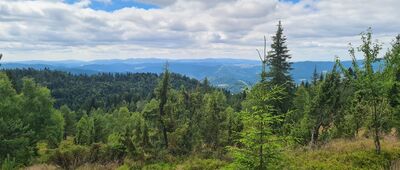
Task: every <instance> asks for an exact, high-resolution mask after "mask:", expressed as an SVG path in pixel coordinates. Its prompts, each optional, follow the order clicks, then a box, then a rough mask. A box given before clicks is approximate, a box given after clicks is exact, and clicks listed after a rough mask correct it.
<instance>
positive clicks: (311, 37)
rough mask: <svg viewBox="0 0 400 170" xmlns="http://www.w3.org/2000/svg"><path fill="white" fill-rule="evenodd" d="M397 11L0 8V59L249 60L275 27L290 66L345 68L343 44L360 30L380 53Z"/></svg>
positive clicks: (83, 1)
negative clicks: (335, 63)
mask: <svg viewBox="0 0 400 170" xmlns="http://www.w3.org/2000/svg"><path fill="white" fill-rule="evenodd" d="M366 2H367V3H366ZM399 6H400V1H399V0H368V1H366V0H353V1H348V0H329V1H328V0H0V9H1V10H0V53H3V54H4V61H16V60H65V59H78V60H95V59H110V58H119V59H124V58H154V57H157V58H174V59H179V58H189V59H195V58H241V59H254V60H257V59H258V57H257V53H256V51H255V49H258V48H261V47H262V44H263V36H264V35H265V36H267V37H268V38H267V43H268V44H270V43H271V38H270V37H271V36H272V35H273V34H274V33H275V31H276V25H277V23H278V21H279V20H281V21H282V24H283V27H284V34H285V35H286V36H287V45H288V48H289V50H290V54H291V55H292V60H293V61H304V60H314V61H316V60H318V61H321V60H323V61H332V60H333V59H334V58H335V56H339V57H340V58H341V59H344V60H346V59H350V56H349V55H348V48H349V43H352V44H353V45H354V46H357V45H358V44H360V36H359V34H360V33H361V32H363V31H365V30H367V28H368V27H372V30H373V32H374V39H379V41H380V42H381V43H382V44H383V51H382V54H383V53H385V50H386V49H387V48H388V47H389V46H390V43H391V41H392V40H393V39H394V37H395V36H396V35H397V34H399V33H400V31H399V30H400V22H398V18H400V13H399V12H398V7H399ZM148 9H151V10H148ZM358 56H359V55H358ZM359 57H361V56H359Z"/></svg>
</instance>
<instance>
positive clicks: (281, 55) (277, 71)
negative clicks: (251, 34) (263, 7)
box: [268, 21, 294, 113]
mask: <svg viewBox="0 0 400 170" xmlns="http://www.w3.org/2000/svg"><path fill="white" fill-rule="evenodd" d="M272 41H273V43H272V44H271V48H272V50H271V51H270V53H269V57H268V60H269V61H268V63H269V65H270V71H269V73H268V77H269V79H270V81H271V84H272V85H278V86H282V87H283V88H284V90H285V92H286V93H287V95H286V96H283V100H282V101H281V102H279V103H277V104H276V109H278V110H277V111H278V113H279V112H280V113H285V112H287V111H288V109H289V107H290V103H291V102H288V100H289V99H290V98H291V97H290V96H291V95H292V93H293V88H294V83H293V79H292V77H291V76H290V73H289V71H290V70H291V69H292V68H291V65H292V63H291V62H289V59H291V56H290V55H289V54H288V53H289V50H288V48H287V46H286V36H285V35H283V28H282V24H281V21H279V24H278V30H277V31H276V34H275V35H274V36H272Z"/></svg>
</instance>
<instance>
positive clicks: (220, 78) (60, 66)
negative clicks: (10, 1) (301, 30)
mask: <svg viewBox="0 0 400 170" xmlns="http://www.w3.org/2000/svg"><path fill="white" fill-rule="evenodd" d="M166 61H167V60H165V59H157V58H147V59H136V58H135V59H126V60H118V59H112V60H94V61H77V60H65V61H40V60H32V61H19V62H7V63H3V64H2V66H1V67H2V68H3V69H4V68H6V69H11V68H34V69H44V68H49V69H51V70H61V71H67V72H71V73H73V74H96V73H101V72H111V73H123V72H135V73H137V72H151V73H161V72H162V71H163V68H164V65H165V63H166ZM168 64H169V68H170V70H171V71H172V72H175V73H179V74H184V75H186V76H189V77H192V78H196V79H198V80H203V79H204V78H205V77H207V78H208V80H209V81H210V82H211V83H212V84H213V85H214V86H218V87H223V88H226V89H228V90H230V91H232V92H238V91H240V90H241V89H243V88H244V87H246V86H251V85H253V84H254V83H255V82H257V81H258V80H259V74H260V70H261V65H260V62H259V61H257V60H243V59H182V60H168ZM343 64H344V66H346V67H349V66H350V65H351V61H344V62H343ZM333 65H334V62H329V61H302V62H294V63H293V65H292V67H293V70H291V74H292V76H293V79H294V80H295V81H296V83H300V82H301V81H304V80H310V78H311V75H312V73H313V71H314V68H315V67H316V68H317V71H318V72H327V71H329V70H331V69H332V67H333Z"/></svg>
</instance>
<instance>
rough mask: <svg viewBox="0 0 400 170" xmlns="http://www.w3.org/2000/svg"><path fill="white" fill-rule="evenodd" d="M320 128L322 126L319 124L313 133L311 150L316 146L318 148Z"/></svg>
mask: <svg viewBox="0 0 400 170" xmlns="http://www.w3.org/2000/svg"><path fill="white" fill-rule="evenodd" d="M320 126H321V124H318V125H317V126H315V127H314V129H313V130H312V131H311V141H310V147H311V148H315V146H317V142H318V136H319V127H320Z"/></svg>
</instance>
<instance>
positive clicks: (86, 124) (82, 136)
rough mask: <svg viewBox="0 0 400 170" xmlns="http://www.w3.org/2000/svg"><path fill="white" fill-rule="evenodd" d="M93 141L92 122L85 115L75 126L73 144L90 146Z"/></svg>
mask: <svg viewBox="0 0 400 170" xmlns="http://www.w3.org/2000/svg"><path fill="white" fill-rule="evenodd" d="M93 141H94V122H93V119H92V118H91V117H89V116H88V115H87V114H85V115H83V116H82V118H81V119H80V120H79V121H78V123H77V124H76V137H75V142H76V143H77V144H82V145H90V144H92V143H93Z"/></svg>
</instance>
